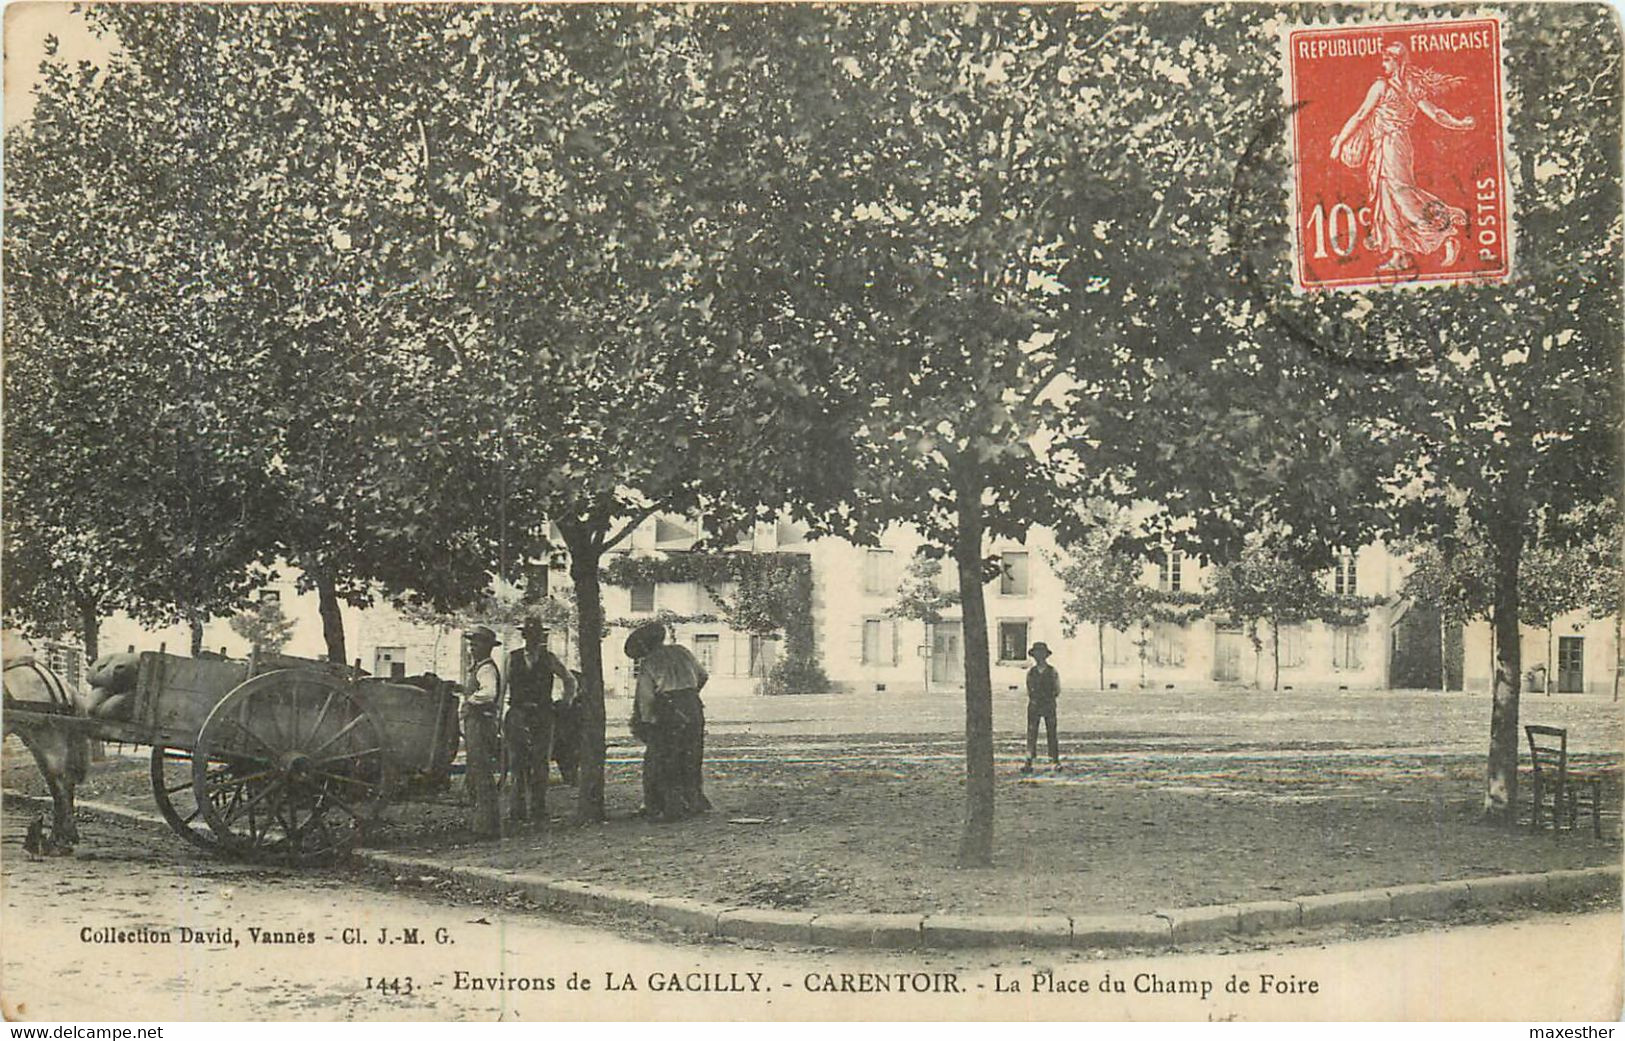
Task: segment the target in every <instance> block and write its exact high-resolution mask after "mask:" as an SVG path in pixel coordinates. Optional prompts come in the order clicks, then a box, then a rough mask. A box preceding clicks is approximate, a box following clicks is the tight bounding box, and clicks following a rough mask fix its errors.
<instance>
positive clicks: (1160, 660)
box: [1151, 622, 1185, 665]
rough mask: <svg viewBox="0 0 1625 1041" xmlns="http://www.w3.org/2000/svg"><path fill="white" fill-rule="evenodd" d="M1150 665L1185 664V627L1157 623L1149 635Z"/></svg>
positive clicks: (1169, 623)
mask: <svg viewBox="0 0 1625 1041" xmlns="http://www.w3.org/2000/svg"><path fill="white" fill-rule="evenodd" d="M1151 663H1152V664H1153V665H1184V664H1185V627H1184V626H1182V625H1176V624H1174V623H1173V622H1158V623H1157V626H1156V628H1155V629H1154V630H1152V633H1151Z"/></svg>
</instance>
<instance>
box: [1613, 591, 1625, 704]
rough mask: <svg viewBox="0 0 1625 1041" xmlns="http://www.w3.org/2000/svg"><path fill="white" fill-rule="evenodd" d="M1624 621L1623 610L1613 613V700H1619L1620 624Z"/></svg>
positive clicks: (1624, 613)
mask: <svg viewBox="0 0 1625 1041" xmlns="http://www.w3.org/2000/svg"><path fill="white" fill-rule="evenodd" d="M1622 621H1625V612H1620V613H1619V614H1616V615H1614V700H1615V701H1618V700H1619V662H1620V653H1619V651H1620V647H1619V641H1620V636H1621V633H1620V626H1621V622H1622Z"/></svg>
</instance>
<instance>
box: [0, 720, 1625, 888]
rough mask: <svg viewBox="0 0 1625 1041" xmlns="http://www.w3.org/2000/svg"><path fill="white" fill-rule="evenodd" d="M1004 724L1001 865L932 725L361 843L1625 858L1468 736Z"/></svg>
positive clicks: (1506, 864) (1071, 881)
mask: <svg viewBox="0 0 1625 1041" xmlns="http://www.w3.org/2000/svg"><path fill="white" fill-rule="evenodd" d="M7 744H8V750H9V748H10V746H11V745H12V742H8V743H7ZM1009 744H1010V743H1009V742H1008V741H1005V742H1002V743H1001V749H1000V751H1001V758H1000V761H999V764H998V792H997V831H996V863H995V866H994V867H993V868H991V869H983V870H961V869H959V868H957V867H955V865H954V854H955V851H956V847H957V843H958V838H959V831H960V822H961V819H962V814H963V800H964V789H963V781H962V772H963V765H962V762H961V761H960V759H959V752H958V742H957V741H956V740H955V739H953V738H948V737H941V736H931V735H904V734H863V735H847V736H844V737H842V738H840V739H838V740H831V739H830V738H829V737H827V736H799V737H798V736H772V737H763V736H762V735H760V734H752V733H743V732H734V733H727V732H725V733H721V734H714V735H712V737H711V739H710V740H709V743H708V746H707V753H708V754H707V782H706V783H707V792H708V794H709V795H710V797H711V799H712V801H713V802H714V803H715V805H716V809H715V811H714V812H713V813H712V814H710V815H709V816H707V817H704V818H700V819H695V820H690V821H685V822H681V823H677V824H652V823H647V822H644V821H643V820H641V819H639V818H637V817H635V816H634V814H635V812H636V810H637V803H638V798H639V776H640V775H639V770H640V763H639V761H638V758H637V756H638V754H639V752H640V749H639V748H638V747H636V746H634V745H632V744H631V743H630V741H629V739H625V738H619V739H617V738H614V737H612V743H611V748H610V759H611V762H610V765H609V768H608V777H607V792H608V803H609V812H610V817H611V820H610V821H609V822H608V823H606V824H603V825H597V826H589V827H585V828H581V827H575V826H573V825H571V824H569V823H568V821H569V818H570V815H571V813H572V811H573V810H574V793H573V792H572V791H571V790H570V789H568V788H566V787H564V786H563V785H559V784H555V787H554V788H553V792H552V795H551V799H550V810H551V811H552V815H553V818H554V820H553V823H552V824H551V826H550V827H548V828H545V829H541V828H536V827H534V826H532V827H530V828H525V829H522V830H519V831H518V832H516V833H515V834H514V835H513V836H511V837H509V838H505V839H503V840H502V841H500V842H491V843H475V842H473V841H471V838H470V836H469V834H468V832H467V830H466V828H465V824H464V820H465V817H466V813H465V811H464V808H463V805H462V802H461V798H460V792H459V791H458V790H456V789H454V790H453V791H452V792H447V793H443V794H441V795H439V796H435V797H431V798H426V799H418V800H414V801H411V802H406V803H401V804H397V805H395V806H393V807H391V808H390V810H389V812H388V814H387V818H386V822H385V824H384V825H383V826H382V827H381V828H379V829H377V830H376V831H375V832H374V833H373V834H372V835H371V836H370V838H369V841H368V845H369V846H372V847H374V848H391V849H396V850H400V851H403V852H413V853H418V854H438V855H441V856H443V857H445V858H446V859H447V860H448V861H450V862H454V863H462V864H481V865H489V866H495V867H505V868H519V869H526V870H532V871H536V872H539V873H542V874H546V875H550V876H553V877H560V878H572V879H577V880H581V881H587V882H594V883H598V884H601V885H607V886H613V887H621V888H636V889H648V890H653V891H657V892H661V893H666V894H670V895H683V896H692V897H697V898H701V899H706V900H713V901H719V902H728V903H748V904H755V905H759V906H773V907H782V908H797V909H802V908H804V909H809V910H818V911H932V910H948V909H951V910H954V911H957V912H962V913H984V914H1005V913H1032V914H1045V913H1067V914H1089V913H1111V912H1125V911H1126V912H1144V911H1151V910H1156V909H1160V908H1169V907H1179V906H1191V905H1200V904H1212V903H1221V902H1227V901H1233V900H1267V899H1274V898H1280V897H1289V896H1299V895H1307V894H1313V893H1324V892H1337V891H1342V890H1351V889H1362V888H1367V887H1371V886H1380V885H1390V884H1403V883H1413V882H1426V881H1432V880H1438V879H1453V878H1466V877H1473V876H1482V875H1494V874H1502V873H1515V872H1525V871H1539V870H1548V869H1554V868H1573V867H1584V866H1591V865H1600V864H1617V863H1619V861H1620V842H1619V818H1618V816H1617V814H1613V815H1610V816H1608V817H1605V820H1604V824H1605V837H1604V839H1602V840H1600V841H1599V840H1596V839H1593V838H1592V837H1591V836H1590V834H1589V832H1588V830H1586V829H1581V830H1579V831H1575V832H1565V833H1563V834H1562V835H1560V836H1554V835H1553V834H1552V833H1550V832H1545V833H1533V832H1531V831H1530V830H1529V829H1528V828H1527V827H1524V828H1519V829H1515V830H1506V829H1501V828H1494V827H1489V826H1486V825H1483V824H1481V823H1479V822H1478V821H1477V819H1476V817H1477V807H1478V802H1479V798H1480V794H1479V793H1480V789H1481V786H1482V770H1483V763H1482V759H1481V758H1479V757H1478V756H1474V755H1468V754H1438V753H1434V752H1427V751H1420V750H1416V749H1414V748H1410V749H1406V748H1389V749H1383V748H1371V747H1347V746H1339V745H1336V744H1335V743H1323V744H1322V743H1309V744H1307V745H1306V744H1304V743H1298V744H1293V745H1287V746H1284V745H1283V744H1281V743H1269V742H1257V743H1254V744H1246V743H1237V742H1228V743H1226V744H1224V745H1223V746H1222V747H1215V746H1213V745H1212V744H1211V743H1207V742H1203V741H1199V740H1194V739H1191V740H1183V741H1181V740H1178V739H1172V738H1170V737H1169V736H1168V735H1159V737H1158V739H1157V741H1155V742H1154V743H1150V744H1148V742H1147V741H1146V740H1145V739H1144V737H1143V735H1138V734H1135V733H1128V732H1124V731H1117V732H1114V733H1110V734H1080V735H1075V736H1072V737H1071V739H1070V742H1069V746H1068V747H1069V748H1075V749H1079V750H1080V751H1079V753H1078V754H1077V755H1073V756H1070V757H1069V758H1068V760H1067V762H1066V763H1065V764H1064V766H1063V769H1062V770H1061V771H1060V772H1059V773H1054V772H1050V771H1049V770H1047V769H1043V768H1041V769H1040V772H1039V773H1037V774H1035V775H1033V776H1031V777H1024V776H1022V775H1021V774H1020V773H1019V769H1018V767H1019V753H1012V751H1011V749H1010V748H1009V747H1008V746H1009ZM18 763H19V760H17V759H15V758H12V757H10V756H8V763H7V766H8V767H10V768H8V769H7V770H6V778H5V780H6V784H7V786H8V787H12V788H16V789H20V790H24V791H33V790H37V789H38V781H37V778H36V777H34V775H33V771H32V769H27V770H19V769H15V766H16V765H18ZM81 791H82V793H83V795H82V797H84V798H88V799H107V800H113V801H120V802H124V803H127V804H129V805H133V806H138V807H142V808H147V809H150V808H151V805H152V804H151V795H150V792H149V791H148V789H147V781H146V768H145V759H144V758H143V759H135V758H125V759H117V760H113V761H111V762H108V763H104V764H100V765H99V766H98V767H97V769H96V772H95V775H94V776H93V777H92V778H91V779H90V780H89V781H88V782H87V783H86V784H85V785H84V786H83V787H82V789H81ZM1608 798H1609V800H1610V805H1613V804H1614V803H1616V802H1617V798H1618V792H1617V790H1616V791H1614V792H1611V793H1610V794H1609V796H1608ZM95 826H96V825H94V824H91V825H89V827H91V828H94V827H95ZM176 841H179V840H178V839H177V840H176Z"/></svg>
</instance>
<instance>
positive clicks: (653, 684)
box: [626, 622, 711, 821]
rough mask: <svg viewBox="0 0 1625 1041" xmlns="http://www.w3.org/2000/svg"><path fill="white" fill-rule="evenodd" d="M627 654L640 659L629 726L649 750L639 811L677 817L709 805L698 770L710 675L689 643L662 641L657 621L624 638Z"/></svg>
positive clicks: (661, 628)
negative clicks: (704, 695)
mask: <svg viewBox="0 0 1625 1041" xmlns="http://www.w3.org/2000/svg"><path fill="white" fill-rule="evenodd" d="M626 656H627V657H628V658H631V659H633V660H634V661H637V662H638V663H639V672H638V686H637V694H636V696H635V698H634V700H633V707H632V713H633V714H632V725H633V730H634V732H641V734H642V737H643V740H644V741H645V742H647V745H648V750H647V752H646V753H645V755H644V760H643V810H644V813H646V814H648V815H649V816H650V817H652V818H655V819H657V820H666V821H671V820H678V819H680V818H682V817H687V816H690V815H692V814H696V813H704V812H705V811H706V810H709V809H710V808H711V803H710V802H709V801H708V800H707V799H706V798H705V792H704V791H703V781H702V777H701V770H702V768H703V766H704V762H705V703H704V702H702V701H701V700H700V691H701V690H702V689H704V687H705V684H706V682H707V681H708V680H709V679H710V676H709V675H708V674H707V673H706V671H705V669H704V668H703V667H701V665H700V663H699V661H698V660H696V659H695V657H694V655H693V654H692V653H690V651H689V650H688V648H686V647H679V646H677V645H676V644H668V643H666V627H665V625H664V624H663V623H660V622H649V623H647V624H645V625H642V626H639V627H638V628H637V629H636V630H634V631H633V632H632V635H630V636H628V637H627V638H626Z"/></svg>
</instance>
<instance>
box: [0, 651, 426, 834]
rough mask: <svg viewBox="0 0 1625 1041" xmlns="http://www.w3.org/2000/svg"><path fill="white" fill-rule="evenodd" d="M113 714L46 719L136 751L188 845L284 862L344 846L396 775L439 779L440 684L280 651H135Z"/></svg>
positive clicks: (376, 809) (371, 816) (385, 796)
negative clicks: (233, 656)
mask: <svg viewBox="0 0 1625 1041" xmlns="http://www.w3.org/2000/svg"><path fill="white" fill-rule="evenodd" d="M10 711H12V712H13V713H14V714H18V713H17V710H16V709H15V708H13V709H12V710H10ZM20 715H22V716H25V717H26V716H27V715H28V713H26V712H22V713H20ZM117 715H118V718H107V717H101V716H97V715H95V714H92V715H90V716H88V717H85V716H76V717H72V718H64V717H62V716H56V717H54V718H52V719H50V720H49V722H50V723H51V724H53V725H56V726H69V727H72V728H73V729H76V730H81V731H82V732H84V733H85V734H86V735H87V736H90V737H97V738H101V739H102V740H104V741H119V742H125V743H130V744H138V745H150V746H151V748H152V769H151V779H152V794H153V798H154V799H155V800H156V801H157V803H158V810H159V812H160V813H162V814H163V816H164V819H165V820H166V821H168V822H169V825H170V827H171V828H173V829H174V830H175V831H176V832H177V833H178V834H180V835H182V836H183V837H185V838H186V839H187V840H188V841H190V842H192V843H194V844H196V845H198V846H201V847H203V848H205V849H209V850H216V851H219V852H222V853H225V854H228V855H232V856H241V857H249V858H254V859H275V860H282V861H285V862H291V863H308V862H312V861H318V860H324V859H328V858H331V857H333V856H336V855H339V854H342V853H344V852H345V851H347V850H348V849H349V848H350V847H351V846H353V845H354V844H355V842H356V840H357V839H358V838H359V836H360V833H361V831H362V829H363V828H365V827H366V826H367V825H368V824H369V823H371V822H372V821H374V820H375V819H376V818H377V816H378V815H379V813H380V811H381V810H382V808H383V806H384V804H385V803H386V802H387V801H389V799H390V797H391V795H392V794H393V793H394V792H395V790H396V788H397V786H398V785H399V784H400V783H401V782H402V781H403V780H405V779H407V778H410V777H413V776H422V775H435V774H442V775H443V774H444V773H445V771H446V770H447V769H448V768H449V766H450V763H451V758H452V755H453V754H455V751H456V741H457V719H456V708H455V700H454V699H453V698H452V696H451V695H450V694H449V693H448V692H447V691H446V690H444V689H434V688H433V687H431V688H428V689H426V688H424V687H419V686H413V685H409V684H405V683H400V682H391V681H388V680H383V679H375V678H370V677H362V676H361V675H360V674H359V673H358V672H357V671H355V670H350V669H346V668H344V667H343V666H338V665H331V664H328V663H325V662H317V661H310V660H307V659H298V658H288V657H283V656H273V657H267V658H251V659H250V660H248V661H247V662H242V661H233V660H230V659H225V658H182V657H177V656H175V655H170V654H165V653H163V652H162V651H159V652H156V653H154V652H146V653H143V654H141V655H140V657H139V659H138V666H137V669H136V676H135V682H134V687H133V690H132V691H131V692H130V697H129V698H128V700H127V701H126V702H125V703H123V704H122V705H121V706H120V710H119V712H118V714H117ZM39 722H42V723H43V722H47V720H45V719H44V718H43V717H42V718H41V720H39Z"/></svg>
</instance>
